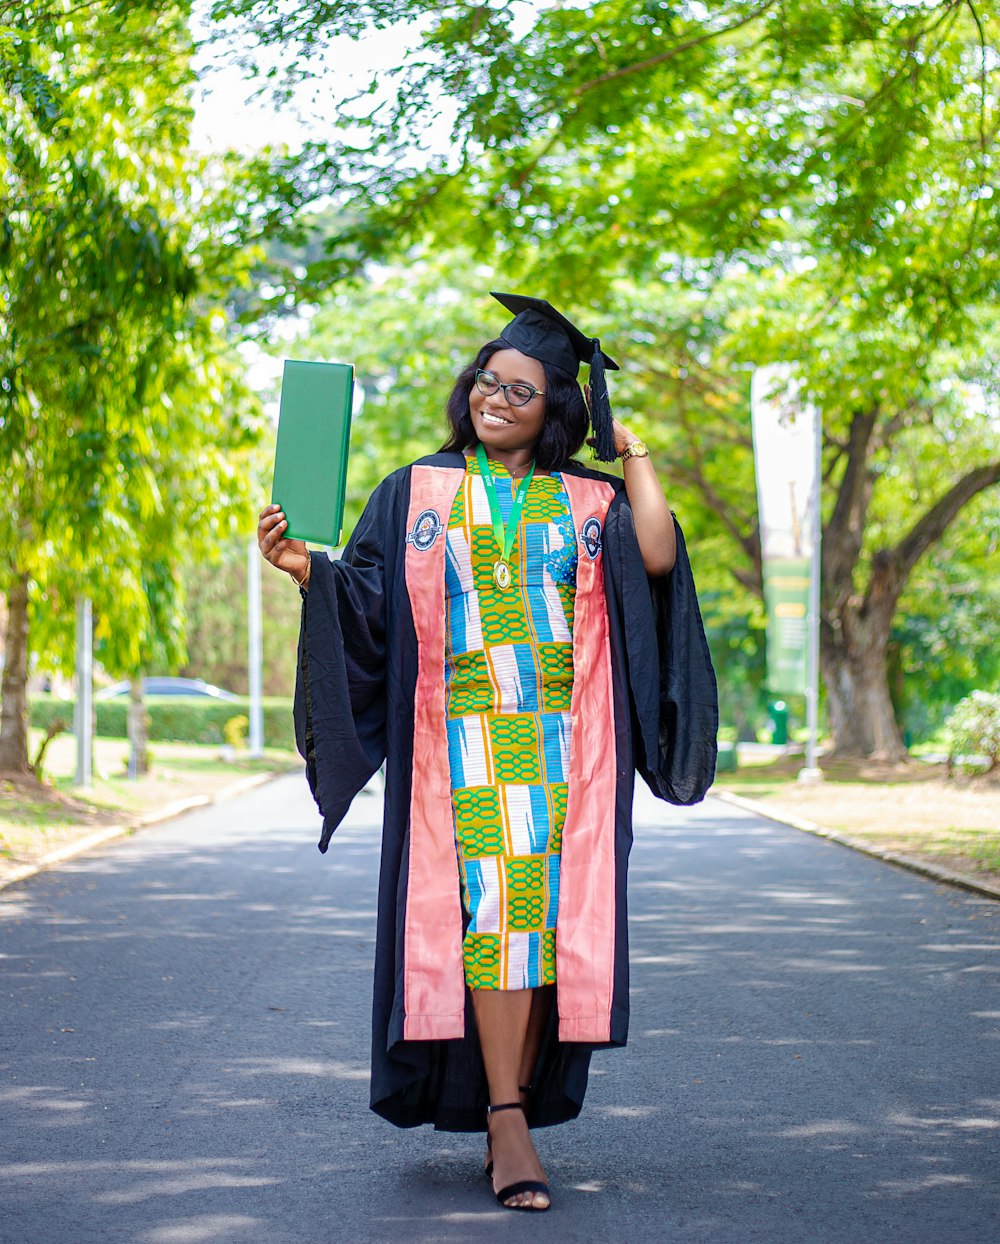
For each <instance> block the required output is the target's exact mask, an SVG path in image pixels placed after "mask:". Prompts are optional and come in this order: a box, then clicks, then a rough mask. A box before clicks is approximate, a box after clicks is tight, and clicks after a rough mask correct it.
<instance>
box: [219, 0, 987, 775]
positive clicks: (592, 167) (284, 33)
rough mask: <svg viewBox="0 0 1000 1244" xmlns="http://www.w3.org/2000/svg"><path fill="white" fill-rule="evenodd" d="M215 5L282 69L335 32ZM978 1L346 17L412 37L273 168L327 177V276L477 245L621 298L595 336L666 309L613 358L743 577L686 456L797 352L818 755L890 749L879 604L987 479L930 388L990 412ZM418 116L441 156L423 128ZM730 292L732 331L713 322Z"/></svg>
mask: <svg viewBox="0 0 1000 1244" xmlns="http://www.w3.org/2000/svg"><path fill="white" fill-rule="evenodd" d="M213 11H214V12H215V14H216V15H217V16H218V17H219V18H220V19H221V18H223V17H225V16H227V15H229V16H233V15H237V16H239V17H241V18H243V19H250V23H251V29H252V31H253V32H254V33H255V34H257V36H258V37H259V38H260V40H261V41H262V42H264V43H269V42H277V41H282V42H283V43H284V45H285V47H286V50H287V57H286V59H287V61H288V62H290V63H291V65H292V68H293V72H294V73H295V74H298V75H302V74H306V73H308V72H310V69H311V68H312V67H314V66H315V65H316V63H317V61H318V60H319V59H321V56H322V51H323V47H324V42H325V40H326V39H327V38H329V37H330V36H332V35H333V34H334V33H335V32H336V33H340V31H341V29H342V28H340V27H339V26H338V25H337V22H336V21H335V20H334V19H335V18H336V19H339V18H340V16H341V10H340V6H335V5H334V6H331V5H330V4H326V3H320V2H319V0H304V3H302V4H300V5H298V6H297V8H296V16H295V20H294V22H292V23H290V24H288V23H287V22H286V20H285V17H284V15H283V10H282V9H281V8H280V6H278V5H276V4H272V3H268V2H266V0H234V2H229V0H217V2H216V3H215V4H214V5H213ZM989 12H990V6H987V5H982V4H979V3H976V2H974V0H939V2H938V3H927V2H925V0H921V2H920V3H917V2H916V0H914V2H913V3H905V2H904V3H898V2H895V3H888V2H881V3H880V2H877V0H874V2H869V3H861V2H859V0H839V2H838V0H833V3H830V2H829V0H824V3H819V2H818V0H785V2H783V3H779V2H778V0H757V2H756V3H755V2H753V0H750V2H739V0H729V2H728V3H722V4H719V5H714V6H712V8H711V10H710V11H706V9H705V8H704V6H700V5H693V4H684V3H682V4H678V5H673V4H670V5H668V4H665V3H650V2H647V0H616V2H615V3H613V4H602V5H599V6H593V7H591V8H586V7H577V6H563V5H552V6H550V7H547V8H543V9H541V10H539V11H538V12H537V14H536V15H535V17H534V19H533V20H532V21H531V22H530V23H529V24H526V23H525V20H524V16H523V14H521V13H518V11H517V10H516V9H515V7H514V6H512V5H506V4H495V5H484V4H479V5H469V4H450V5H445V6H434V7H433V8H432V6H430V5H428V4H425V3H422V2H418V3H404V2H402V0H401V2H400V3H395V4H393V3H388V2H377V3H369V4H358V5H355V6H352V11H351V16H350V18H349V19H348V25H347V27H346V29H347V31H348V32H353V31H360V30H361V29H362V28H363V27H364V26H365V25H366V24H371V25H384V24H386V23H387V22H391V21H406V20H409V21H411V22H413V23H414V26H413V29H414V31H415V39H414V51H413V53H412V54H411V55H410V56H408V57H407V58H406V59H405V61H404V63H403V64H402V65H401V66H400V68H399V70H398V73H397V74H396V75H395V81H394V84H393V85H394V87H395V89H394V91H391V92H387V91H386V84H385V82H384V80H381V79H380V80H379V81H377V82H373V83H372V85H371V89H370V91H369V95H368V100H369V101H370V107H369V108H368V109H367V111H366V110H365V109H364V107H363V105H364V102H365V101H364V100H360V101H359V100H353V101H349V102H348V104H347V105H346V106H345V108H344V111H343V120H344V128H343V130H342V134H343V135H344V136H343V137H340V138H338V139H336V140H333V141H331V142H329V143H322V142H317V143H313V144H310V146H309V147H308V149H307V150H305V151H304V152H301V153H295V155H294V157H292V159H294V161H295V164H296V167H297V169H298V170H299V175H300V176H301V170H302V168H303V166H308V167H310V168H311V169H312V176H313V177H314V179H315V180H316V181H317V183H318V184H322V185H324V186H325V187H329V186H330V185H331V184H333V183H334V170H336V184H338V185H339V186H340V187H341V188H342V197H341V199H340V200H339V202H341V204H342V205H343V208H344V215H343V219H344V221H345V224H344V227H342V228H341V230H340V231H339V233H338V235H337V236H335V237H334V238H333V239H331V245H330V253H329V255H328V256H327V258H326V259H325V261H324V266H323V271H324V272H325V274H326V275H327V276H336V275H337V274H343V273H349V272H352V271H357V269H358V265H359V264H360V263H361V262H363V260H364V258H365V257H372V256H374V257H377V258H379V259H382V260H385V259H386V258H387V257H390V256H392V255H398V254H399V253H400V251H401V248H402V247H403V246H404V245H405V244H406V242H407V241H415V240H419V241H420V242H421V244H422V245H424V246H425V247H434V246H439V247H441V248H446V247H449V246H450V245H451V244H452V239H453V238H454V237H455V236H456V234H457V233H459V231H460V235H461V236H462V237H463V239H464V240H465V241H466V242H467V243H468V245H469V246H470V247H472V248H473V249H474V250H475V253H476V254H477V255H478V257H479V258H480V259H481V260H483V261H486V262H489V263H491V264H492V265H495V267H496V268H497V269H498V270H500V271H503V272H504V273H505V274H506V273H508V272H513V271H520V272H522V273H524V274H525V275H528V274H529V271H530V276H531V278H532V280H533V282H534V285H535V287H536V288H537V287H538V285H539V284H544V287H545V288H546V290H548V291H550V292H551V294H552V296H554V297H559V298H561V299H562V300H563V302H564V303H565V304H566V305H567V306H569V307H570V308H571V309H579V310H580V311H581V314H585V312H586V309H587V307H588V306H589V305H591V304H596V303H597V302H599V301H604V302H605V303H607V304H608V305H617V306H618V307H619V308H620V319H619V322H618V325H617V329H618V334H617V335H618V338H619V339H621V338H622V336H623V335H624V334H626V333H628V331H629V326H630V325H631V324H632V323H633V319H632V318H631V316H632V310H633V306H632V304H633V302H634V301H635V299H634V298H633V297H632V295H631V293H630V290H632V289H633V288H634V287H635V286H636V285H637V284H638V285H641V287H642V292H646V291H648V292H650V293H651V294H652V295H653V299H652V301H653V302H654V303H655V302H656V300H657V296H660V295H662V298H661V301H662V302H665V303H667V304H672V305H668V306H666V307H665V308H664V314H663V318H659V319H658V318H656V317H649V316H646V317H644V318H643V319H642V329H643V334H644V336H643V339H642V340H639V341H638V342H637V343H636V344H637V345H638V347H639V350H638V351H637V355H638V358H639V364H638V365H639V367H643V366H645V367H646V368H647V369H648V371H649V372H650V374H651V376H653V377H658V378H659V381H660V388H659V390H658V391H659V392H663V391H664V390H672V394H673V397H674V398H675V401H676V404H675V405H674V406H672V407H671V406H668V407H667V409H668V410H669V411H670V416H671V419H672V421H676V422H675V426H676V427H679V428H681V429H684V430H685V431H686V437H685V445H684V447H683V448H682V451H681V452H679V453H678V455H677V457H676V458H674V459H672V460H671V461H672V463H673V465H674V469H675V472H676V474H677V476H678V477H680V476H683V477H685V478H686V480H687V483H688V484H689V485H691V486H692V487H694V488H696V489H697V490H698V491H700V493H701V496H702V501H703V504H704V505H705V506H707V507H710V508H712V509H714V510H715V511H716V513H717V515H718V520H719V522H720V523H721V525H722V528H723V529H724V530H726V531H727V532H728V533H729V536H730V539H731V543H730V551H731V553H732V554H734V557H733V561H734V566H733V570H734V574H735V575H736V576H737V577H738V578H739V579H740V581H741V582H743V583H744V584H745V585H746V586H748V587H749V588H751V589H752V590H754V591H758V590H759V579H760V572H759V549H758V541H757V531H756V517H755V511H754V507H753V503H752V492H751V491H748V490H747V489H746V487H745V484H746V482H747V480H746V476H745V472H744V475H743V476H742V477H741V478H740V479H739V480H738V481H737V484H738V487H737V488H736V489H735V490H734V491H735V492H736V494H737V495H736V496H732V495H727V492H728V491H729V486H730V484H729V482H730V481H731V480H732V475H731V472H730V471H729V459H728V457H727V458H725V459H724V462H725V465H724V466H723V465H721V464H722V462H723V459H721V458H717V459H716V461H715V462H713V460H712V455H711V454H710V452H709V451H710V450H712V447H713V444H714V445H715V447H716V449H717V448H718V447H719V445H724V446H725V447H726V450H727V453H728V452H729V451H731V452H732V453H734V454H736V455H737V458H738V459H739V454H740V442H741V440H742V438H743V431H742V429H743V428H744V427H745V417H744V418H743V419H737V420H735V421H734V423H733V426H732V428H727V429H722V428H720V427H719V422H720V418H721V411H722V410H723V409H727V410H728V411H729V412H730V413H732V412H733V411H734V408H735V406H737V405H739V406H740V409H743V404H744V403H745V392H746V384H745V381H746V376H747V373H748V369H749V367H751V366H752V365H753V364H755V363H764V362H768V361H772V360H775V359H779V360H784V361H794V362H796V363H797V364H798V367H799V370H800V372H801V374H802V377H803V379H804V380H805V382H806V385H807V388H808V390H809V392H810V393H811V395H812V396H813V397H814V399H815V400H816V401H817V402H818V403H819V404H820V405H821V407H822V409H823V413H824V420H825V429H826V444H825V448H824V464H825V472H826V480H827V486H826V499H825V513H826V522H825V530H824V538H825V546H824V547H825V552H824V565H823V645H822V666H823V675H824V682H825V686H826V690H827V694H828V700H829V712H830V724H831V728H832V731H833V734H834V738H835V742H836V746H837V750H838V751H839V752H841V753H843V754H861V755H878V756H883V757H888V758H901V757H902V756H903V755H904V748H903V745H902V740H901V737H900V732H899V729H898V725H897V723H896V720H895V717H894V713H893V709H892V702H891V697H890V694H889V686H888V681H887V677H886V663H887V655H888V651H889V642H890V636H891V631H892V623H893V618H894V616H895V614H896V611H897V606H898V602H899V599H900V595H901V593H902V592H903V591H904V590H905V588H906V585H907V583H908V582H909V581H910V579H911V577H912V575H913V573H914V571H915V569H916V567H917V566H918V564H919V563H920V561H921V559H922V558H923V557H924V556H925V555H926V554H927V553H928V551H929V550H931V549H933V548H935V547H937V546H938V545H940V543H941V542H942V541H943V540H944V539H945V538H946V536H947V534H948V532H949V529H950V528H951V526H952V524H953V523H954V522H955V521H956V519H957V518H958V516H959V515H960V514H961V513H962V512H963V511H964V510H965V509H966V508H967V507H968V506H969V505H970V504H972V503H973V501H974V499H975V498H976V497H978V496H979V495H981V494H982V493H983V492H984V491H986V490H988V489H990V488H992V487H993V486H994V485H995V483H996V482H997V480H998V479H1000V453H998V449H997V444H996V437H995V435H994V431H995V424H993V423H991V422H990V417H989V415H988V414H987V413H986V412H985V411H983V410H982V406H981V407H980V414H979V415H978V416H973V415H971V414H969V413H968V411H967V410H966V411H963V410H962V409H960V405H959V403H958V402H957V401H956V398H955V395H954V392H949V390H948V388H947V386H948V384H949V383H951V382H958V383H960V384H964V385H966V387H967V391H968V392H969V393H970V394H971V395H972V397H973V400H979V399H977V398H976V397H975V395H977V394H980V395H985V401H986V404H987V407H988V408H989V407H990V405H991V404H992V407H993V408H995V403H996V400H997V392H998V383H997V381H998V376H997V372H996V367H995V363H994V362H993V360H994V359H995V358H996V357H997V352H996V351H995V349H994V350H993V351H992V352H990V351H989V350H984V349H983V348H982V342H983V340H984V339H985V340H987V341H990V342H993V341H995V339H996V330H997V313H996V304H995V284H994V273H993V270H992V267H991V265H990V263H989V258H990V257H991V256H994V255H995V254H996V253H997V250H998V248H1000V216H998V214H997V213H996V212H995V211H991V210H990V208H991V201H992V189H991V185H990V181H991V170H992V166H993V161H994V151H995V144H996V132H997V100H996V94H995V91H994V90H993V88H992V87H991V84H990V80H989V68H990V66H991V64H994V63H995V62H996V58H997V48H996V47H995V46H993V45H992V44H991V43H989V42H988V39H987V31H988V30H989V31H990V32H991V33H992V31H993V30H995V29H996V27H995V25H994V26H993V27H989V26H988V24H987V22H986V21H985V20H984V18H985V16H987V15H988V14H989ZM442 109H448V110H450V113H451V116H452V119H453V124H452V129H453V134H454V144H453V146H452V147H451V148H450V149H449V150H447V151H441V150H439V149H438V150H435V149H434V147H433V145H432V143H430V142H429V141H428V139H427V135H428V133H429V130H428V122H429V120H430V119H431V118H433V117H434V116H435V115H439V114H440V112H441V111H442ZM348 121H349V122H350V124H348ZM359 135H360V137H359ZM345 183H346V184H347V185H349V187H350V194H349V198H348V195H347V193H346V191H343V187H344V185H345ZM528 251H530V253H531V255H532V256H533V259H534V262H533V263H532V265H531V266H530V269H528V268H526V265H525V264H524V262H523V256H524V254H525V253H526V252H528ZM317 271H319V268H317ZM741 291H742V292H741ZM748 299H750V301H748ZM730 303H735V304H736V309H737V311H738V320H737V322H736V323H735V324H734V325H733V327H732V328H730V327H729V326H728V325H727V324H725V323H723V322H721V321H720V319H719V316H720V314H721V309H722V308H724V307H726V306H727V305H729V304H730ZM609 335H610V334H609ZM713 348H714V349H715V350H716V353H715V354H713ZM719 350H721V351H722V352H723V354H724V355H725V356H726V357H728V358H729V359H731V360H733V362H734V363H735V364H737V365H738V368H739V367H741V368H742V369H743V370H742V381H740V378H739V375H738V374H736V373H734V372H733V371H732V370H730V369H729V368H728V367H726V366H722V367H720V366H719V359H718V353H717V352H718V351H719ZM692 362H693V363H694V366H693V367H692ZM720 375H721V376H722V377H724V379H723V380H722V381H721V382H720V380H719V377H720ZM671 376H673V377H674V379H675V380H676V382H677V383H675V384H673V385H671V384H670V383H669V378H670V377H671ZM710 399H711V401H710ZM699 402H703V403H704V404H702V405H700V404H699ZM720 402H721V406H720ZM921 442H923V443H925V444H926V445H928V446H935V447H937V453H936V455H934V456H935V458H936V462H935V473H934V479H933V487H932V490H930V491H927V490H926V489H925V490H923V491H922V492H921V495H920V497H919V498H918V499H917V501H916V502H915V503H914V504H911V505H910V507H908V508H907V507H903V506H898V505H896V506H894V504H893V497H896V498H897V499H899V498H901V497H902V496H904V495H905V493H906V490H907V488H908V487H909V480H910V479H911V473H910V472H909V471H908V470H904V471H902V473H900V471H899V470H898V468H897V466H896V461H895V456H896V455H897V454H903V455H904V457H905V456H907V455H909V454H910V453H911V451H912V448H913V446H914V445H916V444H919V443H921ZM945 446H947V448H948V458H949V459H951V460H952V461H949V462H947V463H946V462H944V461H943V460H942V459H943V457H944V455H943V454H942V452H941V449H942V448H943V447H945ZM956 447H957V448H956ZM742 461H743V463H744V465H745V464H746V461H747V458H746V455H745V454H744V456H743V459H742ZM924 474H925V476H926V472H925V473H924ZM723 479H725V480H726V481H727V488H726V489H725V490H723V491H720V488H719V484H720V481H721V480H723ZM883 515H884V517H883Z"/></svg>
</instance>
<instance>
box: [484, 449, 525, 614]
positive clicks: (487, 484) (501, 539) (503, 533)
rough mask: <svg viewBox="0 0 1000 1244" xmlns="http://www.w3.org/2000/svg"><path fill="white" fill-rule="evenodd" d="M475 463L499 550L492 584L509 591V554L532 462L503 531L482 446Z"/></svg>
mask: <svg viewBox="0 0 1000 1244" xmlns="http://www.w3.org/2000/svg"><path fill="white" fill-rule="evenodd" d="M476 459H477V460H478V462H479V473H480V475H481V476H482V477H483V487H484V488H485V489H486V500H487V501H488V502H489V503H490V518H491V519H492V520H493V537H494V539H495V540H496V542H497V547H498V548H499V550H500V560H499V561H498V562H494V564H493V582H494V583H495V584H496V585H497V587H498V588H500V589H501V590H502V589H504V588H508V587H510V554H511V550H512V549H513V547H514V541H515V539H516V538H517V527H518V523H520V521H521V511H522V510H523V509H524V501H525V498H526V497H527V495H528V485H529V484H530V483H531V477H532V476H533V475H534V473H535V464H534V462H532V464H531V466H530V467H529V468H528V474H527V475H526V476H525V477H524V479H523V480H521V482H520V483H519V484H518V486H517V492H516V493H515V495H514V504H513V505H512V506H511V507H510V518H509V519H508V520H507V526H506V527H504V525H503V517H502V516H501V514H500V501H499V498H498V497H497V486H496V483H495V482H494V480H493V472H492V470H491V469H490V460H489V458H487V456H486V450H485V449H484V448H483V445H482V442H480V443H479V444H478V445H477V446H476Z"/></svg>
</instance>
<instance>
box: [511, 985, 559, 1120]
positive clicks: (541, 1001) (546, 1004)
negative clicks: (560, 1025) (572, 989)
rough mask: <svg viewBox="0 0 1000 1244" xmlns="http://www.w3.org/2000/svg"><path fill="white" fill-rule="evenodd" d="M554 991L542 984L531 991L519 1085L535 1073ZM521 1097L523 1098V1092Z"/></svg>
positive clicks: (527, 1081) (518, 1079)
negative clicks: (529, 1012)
mask: <svg viewBox="0 0 1000 1244" xmlns="http://www.w3.org/2000/svg"><path fill="white" fill-rule="evenodd" d="M554 993H555V990H554V988H553V986H551V985H543V986H542V987H541V988H539V989H533V990H532V991H531V1014H530V1015H529V1016H528V1031H527V1033H526V1034H525V1038H524V1053H523V1054H522V1055H521V1070H520V1071H519V1072H518V1077H517V1082H518V1084H519V1085H522V1084H523V1085H525V1086H527V1085H529V1084H530V1083H531V1077H532V1076H533V1075H534V1074H535V1063H537V1062H538V1053H539V1050H541V1048H542V1038H543V1037H544V1036H545V1028H546V1025H547V1024H548V1022H549V1012H550V1011H551V1010H552V999H553V996H554ZM521 1097H522V1100H523V1098H524V1094H523V1093H522V1094H521Z"/></svg>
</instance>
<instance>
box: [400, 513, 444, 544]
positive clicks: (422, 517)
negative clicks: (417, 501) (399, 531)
mask: <svg viewBox="0 0 1000 1244" xmlns="http://www.w3.org/2000/svg"><path fill="white" fill-rule="evenodd" d="M443 530H444V528H443V527H442V525H441V519H440V517H439V516H438V512H437V510H423V511H422V512H421V513H420V514H418V515H417V517H416V521H415V522H414V524H413V530H412V531H411V532H410V533H409V535H408V536H407V537H406V543H407V544H412V545H413V547H414V548H415V549H416V550H417V551H418V552H420V553H426V552H427V550H428V549H429V548H430V547H431V545H432V544H433V543H434V541H435V540H436V539H437V538H438V536H439V535H440V534H441V532H442V531H443Z"/></svg>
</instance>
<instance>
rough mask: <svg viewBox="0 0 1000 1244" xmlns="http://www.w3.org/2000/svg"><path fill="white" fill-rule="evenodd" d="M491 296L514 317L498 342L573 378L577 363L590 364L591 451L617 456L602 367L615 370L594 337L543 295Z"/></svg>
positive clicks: (602, 456) (599, 455)
mask: <svg viewBox="0 0 1000 1244" xmlns="http://www.w3.org/2000/svg"><path fill="white" fill-rule="evenodd" d="M493 297H494V298H495V299H496V300H497V302H500V303H502V304H503V305H504V306H505V307H506V308H507V310H508V311H513V312H514V319H513V320H511V322H510V323H509V324H508V325H507V327H506V328H505V329H504V330H503V332H502V333H501V334H500V340H501V341H505V342H506V343H507V344H508V345H509V346H511V347H512V348H513V349H515V350H520V352H521V353H522V354H526V355H528V357H529V358H533V359H538V360H539V362H541V363H551V364H552V365H553V366H555V367H559V368H561V369H562V370H563V371H565V372H569V374H570V375H571V376H573V377H576V375H577V374H578V372H579V370H580V364H581V363H588V364H589V365H590V426H591V429H592V431H593V434H594V442H595V450H594V451H595V454H596V456H597V458H599V459H600V461H601V462H614V460H615V458H616V457H617V456H618V455H617V454H616V453H615V437H614V430H613V428H612V426H611V402H610V399H609V398H608V386H607V382H606V381H605V378H604V370H605V368H610V369H611V371H618V364H617V363H616V362H615V361H614V359H613V358H609V357H608V356H607V355H606V354H605V353H604V352H603V350H602V349H601V343H600V341H598V339H597V338H596V337H588V336H586V335H585V334H584V333H582V332H580V330H579V329H578V328H577V326H576V325H575V324H572V323H571V322H570V321H569V320H568V319H567V318H566V317H565V316H564V315H561V314H560V313H559V312H558V311H557V310H556V309H555V307H553V306H550V305H549V303H547V302H546V301H545V299H544V298H528V297H526V296H525V295H524V294H498V293H496V292H493Z"/></svg>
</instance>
